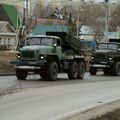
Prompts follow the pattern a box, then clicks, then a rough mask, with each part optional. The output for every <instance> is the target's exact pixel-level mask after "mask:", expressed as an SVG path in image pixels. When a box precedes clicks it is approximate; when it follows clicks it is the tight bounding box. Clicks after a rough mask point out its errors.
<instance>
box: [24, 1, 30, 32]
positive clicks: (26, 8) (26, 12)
mask: <svg viewBox="0 0 120 120" xmlns="http://www.w3.org/2000/svg"><path fill="white" fill-rule="evenodd" d="M25 27H26V33H27V34H29V15H28V0H25Z"/></svg>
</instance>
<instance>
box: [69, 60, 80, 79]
mask: <svg viewBox="0 0 120 120" xmlns="http://www.w3.org/2000/svg"><path fill="white" fill-rule="evenodd" d="M77 76H78V64H77V62H72V63H71V65H70V68H69V70H68V78H69V79H76V78H77Z"/></svg>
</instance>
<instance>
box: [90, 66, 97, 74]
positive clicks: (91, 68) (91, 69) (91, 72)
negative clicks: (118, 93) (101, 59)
mask: <svg viewBox="0 0 120 120" xmlns="http://www.w3.org/2000/svg"><path fill="white" fill-rule="evenodd" d="M96 73H97V68H94V67H90V74H91V75H96Z"/></svg>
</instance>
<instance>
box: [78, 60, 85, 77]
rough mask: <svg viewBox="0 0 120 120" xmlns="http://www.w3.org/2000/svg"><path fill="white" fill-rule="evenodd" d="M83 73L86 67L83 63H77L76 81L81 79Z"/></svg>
mask: <svg viewBox="0 0 120 120" xmlns="http://www.w3.org/2000/svg"><path fill="white" fill-rule="evenodd" d="M85 71H86V66H85V63H84V62H82V61H81V62H79V63H78V76H77V78H78V79H83V77H84V75H85Z"/></svg>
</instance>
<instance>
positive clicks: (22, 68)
mask: <svg viewBox="0 0 120 120" xmlns="http://www.w3.org/2000/svg"><path fill="white" fill-rule="evenodd" d="M85 70H86V64H85V59H84V56H83V55H82V50H81V44H80V39H78V38H76V37H74V36H73V35H70V34H69V33H66V32H47V33H46V35H30V36H28V37H27V38H26V40H25V46H24V47H23V48H22V49H21V50H20V53H19V54H18V55H17V59H16V61H15V72H16V76H17V78H18V79H20V80H23V79H26V77H27V75H28V72H33V73H36V74H39V75H40V76H41V78H42V79H47V80H56V78H57V75H58V73H59V72H64V73H67V74H68V78H69V79H83V77H84V74H85Z"/></svg>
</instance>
